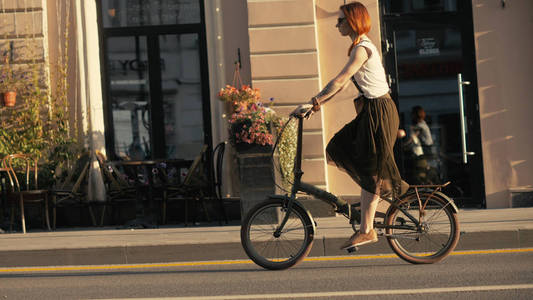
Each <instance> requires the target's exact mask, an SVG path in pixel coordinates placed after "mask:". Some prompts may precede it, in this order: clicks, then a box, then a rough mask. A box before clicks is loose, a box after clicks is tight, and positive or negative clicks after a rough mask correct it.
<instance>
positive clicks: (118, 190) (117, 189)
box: [96, 151, 138, 225]
mask: <svg viewBox="0 0 533 300" xmlns="http://www.w3.org/2000/svg"><path fill="white" fill-rule="evenodd" d="M96 158H97V160H98V164H99V166H100V170H101V172H102V175H103V178H104V184H105V187H106V201H105V203H104V204H103V209H102V214H101V220H100V225H103V222H104V216H105V210H106V207H109V208H110V209H111V210H112V211H111V213H112V214H113V220H114V221H115V220H116V218H115V216H116V210H115V209H114V207H116V206H117V205H120V204H124V203H128V202H130V203H135V201H136V200H137V197H138V195H137V188H136V186H135V185H134V184H133V183H130V181H129V180H128V177H127V176H126V174H124V173H123V172H121V171H120V170H119V168H117V166H116V165H115V164H114V163H113V162H111V161H108V160H107V158H106V157H105V155H104V154H103V153H101V152H99V151H97V152H96Z"/></svg>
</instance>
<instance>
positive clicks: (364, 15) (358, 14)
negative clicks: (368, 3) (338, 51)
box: [340, 2, 371, 56]
mask: <svg viewBox="0 0 533 300" xmlns="http://www.w3.org/2000/svg"><path fill="white" fill-rule="evenodd" d="M340 9H341V10H342V12H343V13H344V16H345V17H346V21H348V24H350V27H351V28H352V30H353V31H354V32H355V33H356V34H357V38H356V39H355V41H353V43H352V45H351V46H350V49H348V56H350V52H352V49H353V47H355V45H357V43H359V41H360V40H361V35H363V34H366V33H367V32H369V31H370V25H371V21H370V15H369V14H368V10H366V7H365V6H364V5H363V4H361V3H360V2H352V3H348V4H345V5H343V6H341V8H340Z"/></svg>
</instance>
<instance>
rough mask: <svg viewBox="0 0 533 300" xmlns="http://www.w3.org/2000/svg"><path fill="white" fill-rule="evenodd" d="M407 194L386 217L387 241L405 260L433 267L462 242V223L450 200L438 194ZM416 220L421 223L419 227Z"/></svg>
mask: <svg viewBox="0 0 533 300" xmlns="http://www.w3.org/2000/svg"><path fill="white" fill-rule="evenodd" d="M419 195H420V199H421V204H422V209H421V208H420V204H419V201H418V198H417V196H416V194H414V193H413V194H408V195H406V196H405V197H403V198H402V199H401V200H399V201H398V202H397V207H394V206H391V207H390V208H389V210H388V211H387V216H386V224H387V227H386V230H385V232H386V236H387V242H388V243H389V245H390V246H391V248H392V250H393V251H394V252H395V253H396V254H397V255H398V256H399V257H400V258H402V259H403V260H405V261H408V262H410V263H413V264H432V263H436V262H438V261H441V260H442V259H444V258H445V257H446V256H448V254H450V253H451V252H452V251H453V249H455V246H457V243H458V242H459V221H458V220H457V214H456V213H455V211H454V209H453V207H452V206H451V205H450V203H449V202H448V201H446V200H445V199H443V198H441V197H440V196H438V195H435V194H433V195H431V193H428V192H419ZM413 219H414V220H417V222H420V224H418V225H417V224H416V223H415V222H414V221H413Z"/></svg>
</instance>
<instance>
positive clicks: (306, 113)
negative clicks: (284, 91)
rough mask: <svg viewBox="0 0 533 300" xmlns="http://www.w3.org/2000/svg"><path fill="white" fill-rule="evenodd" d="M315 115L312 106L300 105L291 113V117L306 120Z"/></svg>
mask: <svg viewBox="0 0 533 300" xmlns="http://www.w3.org/2000/svg"><path fill="white" fill-rule="evenodd" d="M313 113H314V111H313V105H311V104H300V105H298V107H297V108H296V109H295V110H293V111H292V112H291V116H294V117H298V116H299V117H304V118H306V119H307V118H309V117H310V116H311V115H312V114H313Z"/></svg>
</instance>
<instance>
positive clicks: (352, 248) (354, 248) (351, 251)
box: [346, 246, 359, 253]
mask: <svg viewBox="0 0 533 300" xmlns="http://www.w3.org/2000/svg"><path fill="white" fill-rule="evenodd" d="M346 251H348V253H355V252H357V251H359V247H357V246H352V247H350V248H347V249H346Z"/></svg>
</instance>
